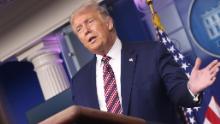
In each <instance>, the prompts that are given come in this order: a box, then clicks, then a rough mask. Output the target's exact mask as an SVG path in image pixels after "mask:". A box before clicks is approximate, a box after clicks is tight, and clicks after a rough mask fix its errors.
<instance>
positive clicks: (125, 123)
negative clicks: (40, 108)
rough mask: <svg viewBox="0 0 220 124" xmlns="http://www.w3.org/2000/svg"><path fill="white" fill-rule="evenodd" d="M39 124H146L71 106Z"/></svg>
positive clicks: (128, 118)
mask: <svg viewBox="0 0 220 124" xmlns="http://www.w3.org/2000/svg"><path fill="white" fill-rule="evenodd" d="M39 124H146V121H145V120H143V119H140V118H136V117H129V116H125V115H121V114H112V113H108V112H102V111H99V110H96V109H92V108H86V107H80V106H75V105H73V106H70V107H68V108H67V109H65V110H63V111H61V112H59V113H57V114H55V115H53V116H51V117H49V118H47V119H46V120H44V121H42V122H40V123H39Z"/></svg>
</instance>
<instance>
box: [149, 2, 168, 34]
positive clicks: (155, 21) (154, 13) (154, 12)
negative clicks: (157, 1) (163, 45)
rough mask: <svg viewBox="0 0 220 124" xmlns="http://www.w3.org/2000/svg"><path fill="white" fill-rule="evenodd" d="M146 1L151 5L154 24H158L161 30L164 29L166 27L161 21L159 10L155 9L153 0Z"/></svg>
mask: <svg viewBox="0 0 220 124" xmlns="http://www.w3.org/2000/svg"><path fill="white" fill-rule="evenodd" d="M146 3H147V5H148V6H149V7H150V11H151V15H152V22H153V24H154V26H156V27H157V28H159V29H160V30H162V31H164V30H165V28H164V26H163V24H162V23H161V22H160V17H159V15H158V14H157V12H156V11H155V10H154V6H153V0H146Z"/></svg>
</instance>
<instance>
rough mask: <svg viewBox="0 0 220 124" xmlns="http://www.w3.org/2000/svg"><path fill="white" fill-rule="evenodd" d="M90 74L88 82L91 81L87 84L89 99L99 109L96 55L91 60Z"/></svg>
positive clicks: (93, 106)
mask: <svg viewBox="0 0 220 124" xmlns="http://www.w3.org/2000/svg"><path fill="white" fill-rule="evenodd" d="M88 74H89V75H90V78H88V82H90V83H88V85H87V86H86V87H87V93H88V95H87V96H88V100H89V103H90V106H91V107H92V108H96V109H99V104H98V96H97V91H96V57H94V58H93V60H92V62H91V66H90V71H89V73H88Z"/></svg>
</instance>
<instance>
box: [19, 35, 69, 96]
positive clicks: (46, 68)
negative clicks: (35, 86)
mask: <svg viewBox="0 0 220 124" xmlns="http://www.w3.org/2000/svg"><path fill="white" fill-rule="evenodd" d="M59 54H60V47H59V38H56V37H55V38H53V37H49V38H48V37H47V38H44V39H43V40H42V41H41V42H40V43H39V44H37V45H35V46H34V47H32V48H30V49H28V50H27V51H25V52H24V53H23V54H21V55H20V56H18V59H20V60H21V59H23V58H26V59H27V60H28V61H30V62H32V63H33V65H34V70H35V72H36V73H37V77H38V79H39V83H40V86H41V89H42V92H43V95H44V98H45V100H48V99H50V98H51V97H53V96H55V95H57V94H59V93H60V92H62V91H64V90H65V89H67V88H69V86H70V83H69V80H68V78H67V74H66V72H65V70H64V67H63V65H62V63H63V61H62V60H61V59H60V57H59Z"/></svg>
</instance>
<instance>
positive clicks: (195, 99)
mask: <svg viewBox="0 0 220 124" xmlns="http://www.w3.org/2000/svg"><path fill="white" fill-rule="evenodd" d="M187 89H188V90H189V93H190V94H191V96H192V97H193V101H194V102H198V101H199V94H194V93H193V92H192V91H191V90H190V88H189V85H188V84H187Z"/></svg>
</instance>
